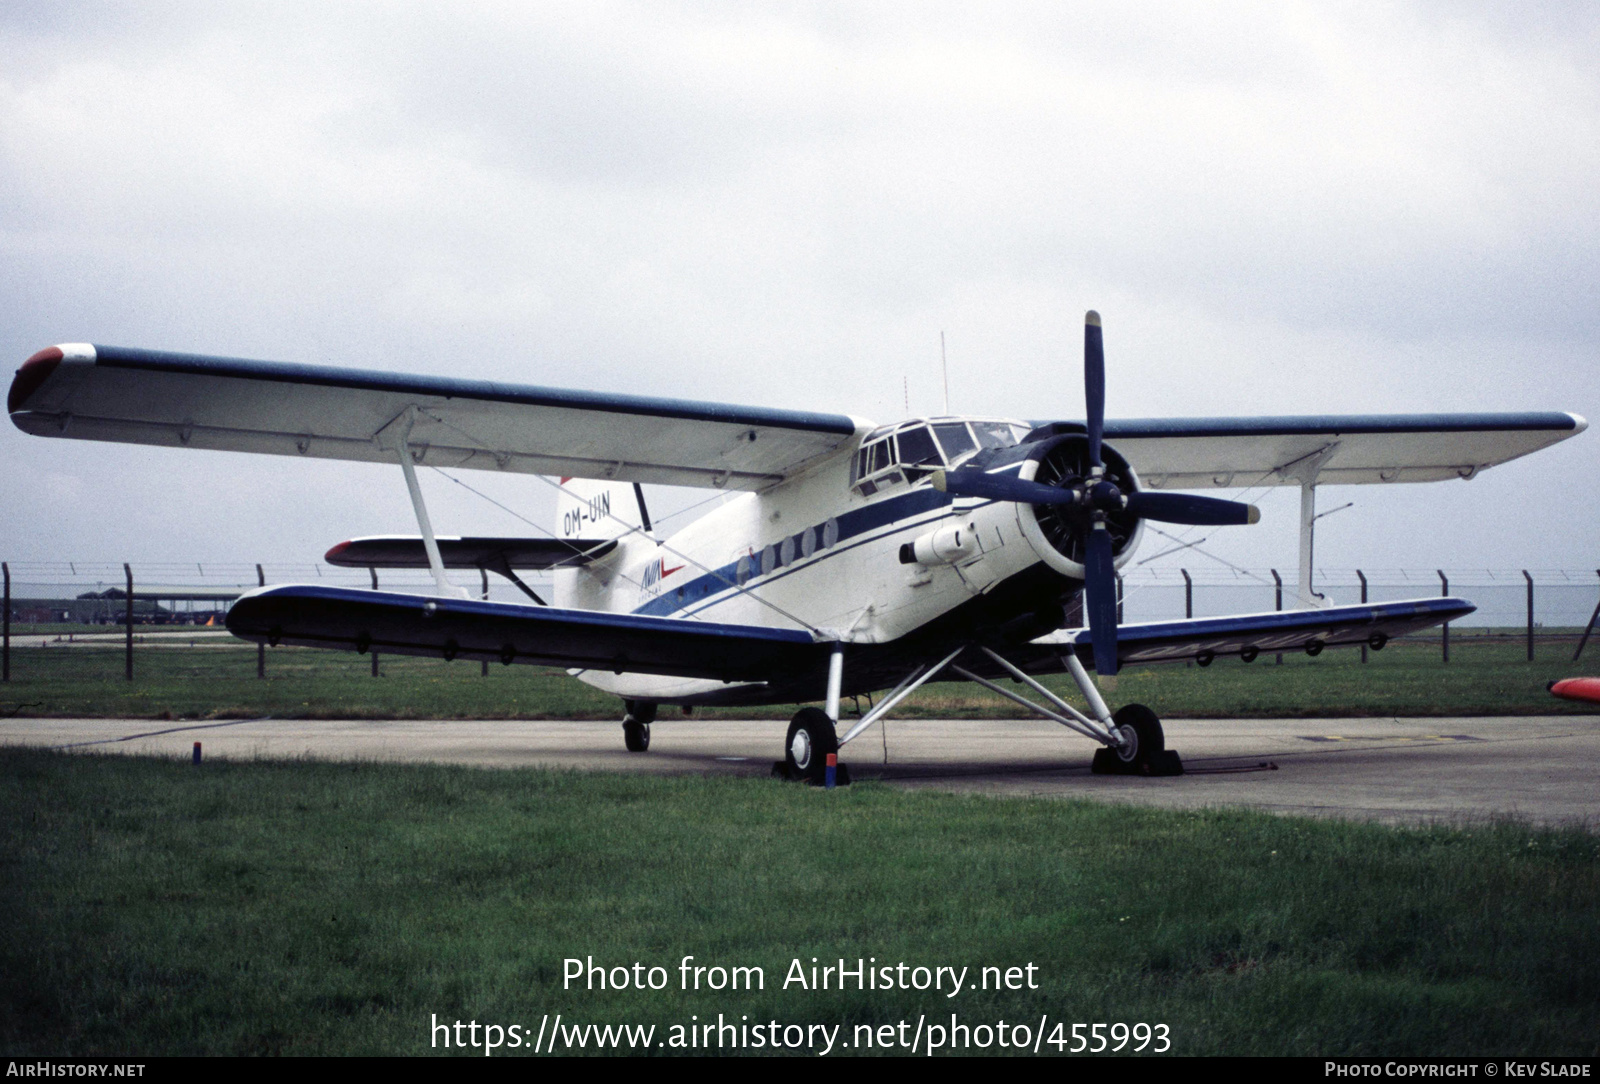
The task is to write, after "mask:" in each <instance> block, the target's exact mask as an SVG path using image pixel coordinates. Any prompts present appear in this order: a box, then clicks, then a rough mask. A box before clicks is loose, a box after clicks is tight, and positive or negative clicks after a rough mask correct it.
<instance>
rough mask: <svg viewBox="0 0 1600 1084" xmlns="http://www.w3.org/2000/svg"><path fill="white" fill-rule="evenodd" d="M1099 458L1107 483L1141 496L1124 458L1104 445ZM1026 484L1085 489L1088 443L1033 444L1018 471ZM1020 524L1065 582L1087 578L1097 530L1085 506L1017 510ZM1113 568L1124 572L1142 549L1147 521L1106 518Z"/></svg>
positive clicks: (1075, 437)
mask: <svg viewBox="0 0 1600 1084" xmlns="http://www.w3.org/2000/svg"><path fill="white" fill-rule="evenodd" d="M1100 456H1101V459H1102V461H1103V462H1104V464H1105V479H1106V480H1107V481H1109V482H1111V483H1112V484H1113V485H1115V486H1116V487H1117V489H1119V490H1121V492H1122V493H1123V495H1124V496H1130V495H1132V494H1133V493H1136V492H1138V490H1139V476H1138V474H1137V473H1136V472H1135V471H1134V469H1133V466H1132V465H1131V464H1130V463H1129V462H1128V461H1127V459H1125V458H1124V457H1123V456H1122V454H1121V453H1119V452H1118V451H1117V450H1116V449H1115V448H1112V447H1111V446H1110V445H1109V444H1104V443H1102V444H1101V446H1100ZM1017 477H1018V478H1020V479H1022V480H1023V481H1025V482H1038V483H1040V484H1042V485H1048V486H1056V487H1059V488H1073V487H1086V486H1087V485H1088V479H1089V477H1090V474H1089V438H1088V437H1086V436H1083V435H1081V434H1076V433H1072V434H1066V435H1062V436H1057V437H1051V438H1047V439H1045V440H1041V441H1037V442H1035V444H1034V446H1033V447H1032V448H1031V449H1029V451H1028V454H1027V458H1026V459H1025V460H1023V463H1022V466H1021V467H1020V468H1018V470H1017ZM1017 523H1018V525H1019V526H1020V527H1021V528H1022V534H1023V537H1025V538H1026V539H1027V540H1028V542H1029V543H1030V544H1032V546H1033V548H1034V549H1035V550H1037V551H1038V553H1039V556H1040V557H1041V558H1043V559H1044V562H1045V564H1047V565H1049V566H1050V567H1051V568H1053V569H1054V570H1055V571H1057V572H1059V573H1061V574H1062V575H1063V576H1068V577H1071V578H1072V579H1075V580H1082V579H1083V578H1084V575H1085V574H1084V567H1083V559H1084V549H1085V544H1086V539H1087V538H1088V534H1089V531H1090V529H1091V527H1092V525H1093V513H1092V512H1091V510H1090V509H1089V508H1088V506H1087V505H1083V504H1054V505H1045V504H1018V505H1017ZM1106 530H1107V532H1108V533H1109V534H1110V536H1111V552H1112V555H1113V561H1114V564H1115V567H1117V568H1121V567H1122V566H1123V565H1125V564H1126V563H1127V562H1128V561H1129V560H1130V559H1131V558H1132V557H1133V553H1134V551H1135V550H1136V549H1138V547H1139V540H1140V537H1141V536H1142V534H1143V532H1144V521H1143V520H1142V519H1141V518H1140V517H1138V516H1136V515H1134V514H1133V513H1131V512H1129V511H1128V510H1127V509H1114V510H1112V511H1110V512H1108V513H1107V515H1106Z"/></svg>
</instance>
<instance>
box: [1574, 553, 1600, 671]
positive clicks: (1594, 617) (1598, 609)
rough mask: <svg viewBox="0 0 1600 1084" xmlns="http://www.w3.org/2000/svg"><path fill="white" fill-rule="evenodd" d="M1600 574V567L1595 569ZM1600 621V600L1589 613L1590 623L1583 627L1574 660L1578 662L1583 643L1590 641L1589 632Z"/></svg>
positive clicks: (1597, 574) (1596, 573)
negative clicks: (1592, 611)
mask: <svg viewBox="0 0 1600 1084" xmlns="http://www.w3.org/2000/svg"><path fill="white" fill-rule="evenodd" d="M1594 574H1595V575H1596V576H1600V568H1597V569H1595V570H1594ZM1596 621H1600V602H1597V603H1595V604H1594V613H1592V614H1590V615H1589V623H1588V624H1587V625H1585V626H1584V627H1583V635H1582V636H1580V637H1579V638H1578V650H1576V651H1574V652H1573V653H1572V661H1573V662H1577V661H1578V656H1579V655H1582V654H1583V645H1584V644H1587V643H1588V642H1589V634H1590V633H1591V632H1593V631H1594V623H1595V622H1596Z"/></svg>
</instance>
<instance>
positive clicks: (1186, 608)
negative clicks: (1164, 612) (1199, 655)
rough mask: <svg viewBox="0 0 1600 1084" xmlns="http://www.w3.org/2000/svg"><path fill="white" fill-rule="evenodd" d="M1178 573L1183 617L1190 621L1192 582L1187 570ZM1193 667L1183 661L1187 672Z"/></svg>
mask: <svg viewBox="0 0 1600 1084" xmlns="http://www.w3.org/2000/svg"><path fill="white" fill-rule="evenodd" d="M1178 571H1179V572H1181V573H1183V616H1184V618H1185V619H1192V618H1193V617H1194V581H1193V580H1191V579H1190V578H1189V570H1188V569H1187V568H1180V569H1178ZM1193 665H1194V663H1192V662H1189V661H1185V662H1184V664H1183V667H1184V669H1185V670H1187V669H1188V668H1189V667H1191V666H1193Z"/></svg>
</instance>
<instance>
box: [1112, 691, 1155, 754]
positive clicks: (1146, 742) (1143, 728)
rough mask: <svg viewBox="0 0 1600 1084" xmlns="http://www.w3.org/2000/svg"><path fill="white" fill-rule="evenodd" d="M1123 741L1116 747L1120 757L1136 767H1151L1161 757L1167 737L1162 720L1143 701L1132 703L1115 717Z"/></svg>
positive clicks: (1117, 729) (1115, 725)
mask: <svg viewBox="0 0 1600 1084" xmlns="http://www.w3.org/2000/svg"><path fill="white" fill-rule="evenodd" d="M1111 723H1112V725H1113V726H1114V727H1115V728H1116V731H1117V733H1118V735H1120V736H1121V737H1122V739H1123V742H1122V744H1121V745H1120V746H1118V747H1117V749H1116V754H1117V759H1118V760H1120V761H1122V763H1124V764H1128V765H1133V766H1135V767H1149V766H1150V765H1152V764H1154V763H1155V762H1156V761H1157V760H1159V759H1160V758H1161V753H1162V751H1163V750H1164V749H1166V737H1165V735H1163V734H1162V732H1161V720H1160V719H1159V718H1158V717H1157V716H1156V713H1155V712H1153V711H1151V710H1150V709H1149V708H1147V707H1145V706H1144V705H1143V704H1129V705H1127V706H1126V707H1124V708H1122V709H1120V710H1119V711H1118V712H1117V713H1116V714H1115V715H1113V716H1112V717H1111Z"/></svg>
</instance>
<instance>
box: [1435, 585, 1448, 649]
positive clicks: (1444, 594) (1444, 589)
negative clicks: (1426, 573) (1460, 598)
mask: <svg viewBox="0 0 1600 1084" xmlns="http://www.w3.org/2000/svg"><path fill="white" fill-rule="evenodd" d="M1434 571H1436V572H1438V573H1439V597H1440V598H1448V597H1449V596H1450V578H1449V577H1448V576H1446V575H1445V574H1444V569H1442V568H1440V569H1435V570H1434ZM1444 661H1445V662H1449V661H1450V622H1448V621H1446V622H1445V623H1444Z"/></svg>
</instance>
